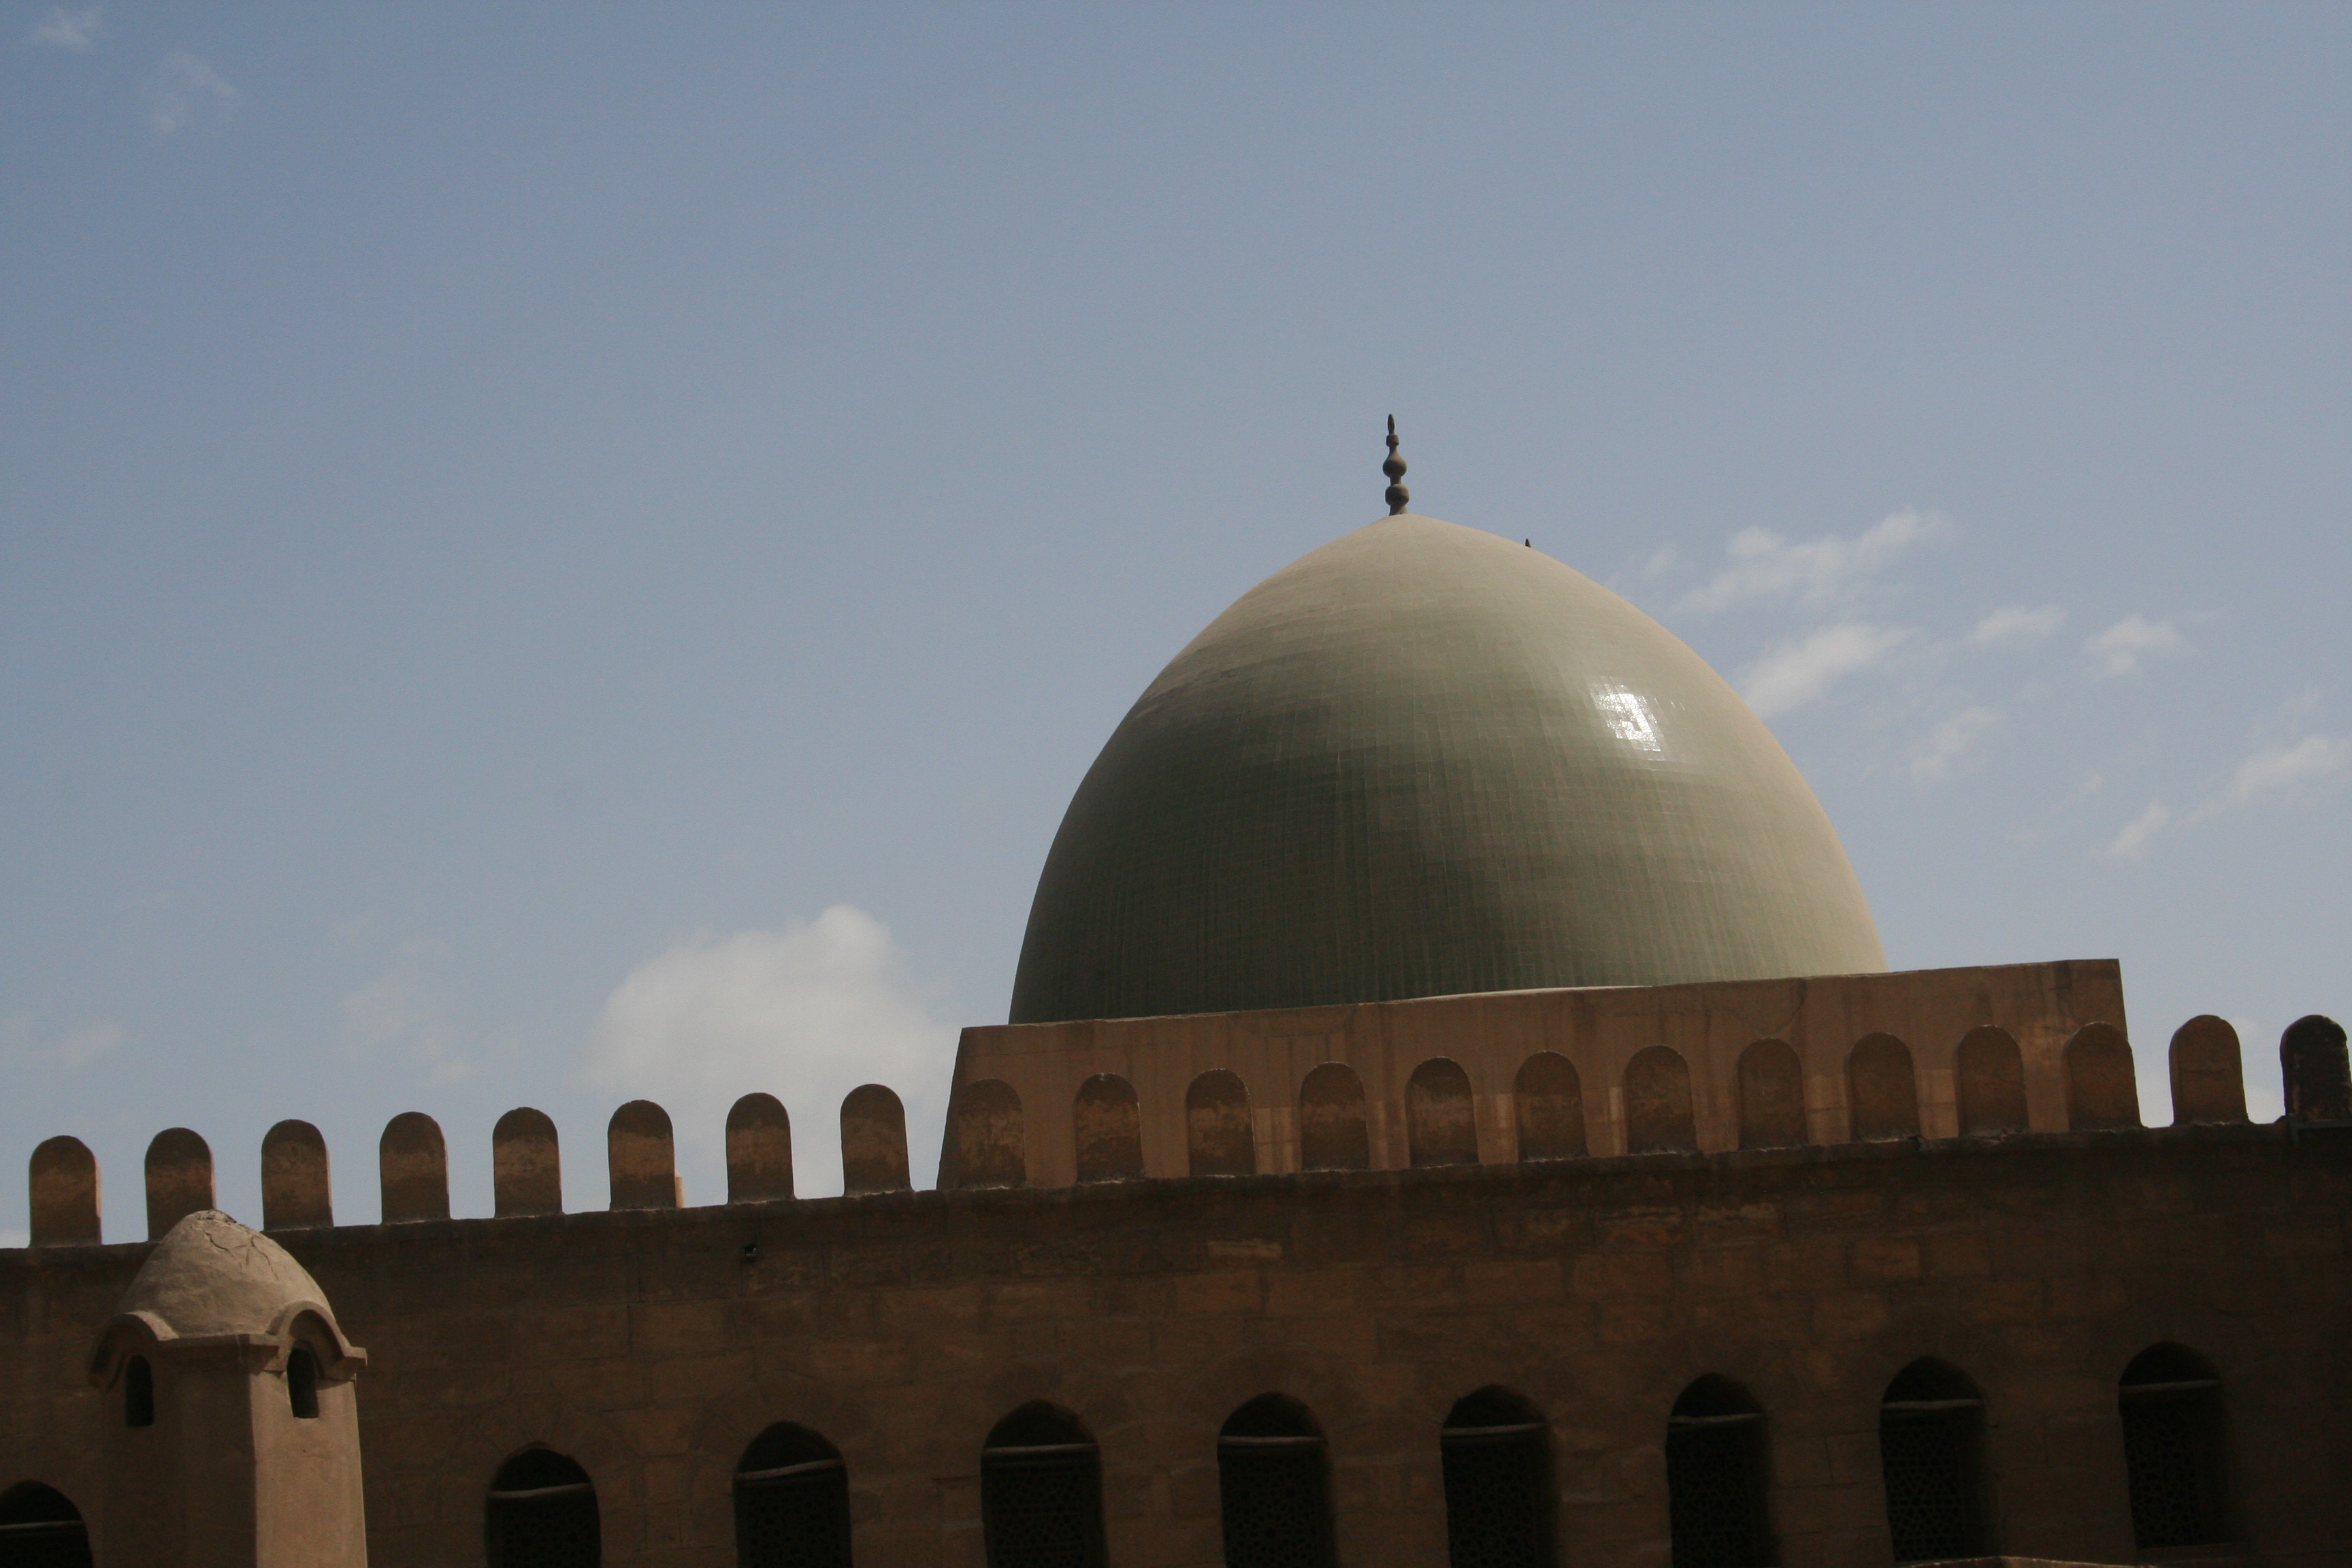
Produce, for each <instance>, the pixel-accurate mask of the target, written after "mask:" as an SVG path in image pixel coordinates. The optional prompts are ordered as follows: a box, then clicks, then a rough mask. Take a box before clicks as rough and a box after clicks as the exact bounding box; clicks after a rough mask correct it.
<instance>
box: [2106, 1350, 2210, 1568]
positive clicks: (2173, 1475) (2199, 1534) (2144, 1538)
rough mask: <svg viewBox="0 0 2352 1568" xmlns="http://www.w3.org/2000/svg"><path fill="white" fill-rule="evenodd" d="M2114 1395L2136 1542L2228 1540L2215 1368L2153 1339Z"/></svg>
mask: <svg viewBox="0 0 2352 1568" xmlns="http://www.w3.org/2000/svg"><path fill="white" fill-rule="evenodd" d="M2116 1406H2117V1409H2118V1413H2119V1414H2120V1415H2121V1416H2122V1418H2123V1429H2124V1466H2125V1469H2126V1474H2127V1475H2128V1477H2129V1478H2130V1484H2131V1513H2132V1533H2133V1534H2134V1535H2135V1536H2137V1538H2138V1541H2139V1547H2140V1550H2141V1551H2143V1552H2147V1551H2154V1550H2157V1549H2158V1548H2162V1547H2168V1546H2210V1545H2211V1544H2213V1543H2215V1542H2223V1541H2227V1540H2229V1539H2230V1538H2231V1532H2230V1519H2229V1511H2230V1510H2229V1497H2228V1493H2227V1489H2226V1478H2227V1475H2228V1470H2229V1465H2228V1447H2227V1444H2226V1442H2225V1440H2224V1437H2223V1431H2222V1424H2221V1379H2220V1378H2218V1377H2216V1376H2215V1375H2214V1374H2213V1368H2212V1367H2211V1366H2210V1364H2209V1363H2207V1362H2206V1361H2205V1360H2204V1358H2203V1357H2201V1356H2200V1355H2198V1354H2197V1353H2196V1352H2193V1351H2189V1350H2184V1349H2183V1348H2182V1347H2180V1346H2179V1345H2157V1346H2154V1347H2152V1348H2150V1349H2148V1350H2145V1351H2142V1352H2140V1353H2139V1354H2138V1355H2137V1356H2135V1357H2133V1358H2132V1363H2131V1365H2129V1366H2127V1367H2126V1368H2125V1369H2124V1375H2123V1381H2122V1384H2121V1385H2120V1386H2119V1387H2118V1388H2117V1389H2116Z"/></svg>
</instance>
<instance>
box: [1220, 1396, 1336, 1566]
mask: <svg viewBox="0 0 2352 1568" xmlns="http://www.w3.org/2000/svg"><path fill="white" fill-rule="evenodd" d="M1217 1496H1218V1500H1219V1503H1220V1508H1221V1511H1222V1513H1223V1521H1224V1535H1225V1568H1332V1564H1333V1563H1334V1562H1335V1558H1334V1557H1333V1554H1332V1544H1331V1465H1330V1456H1329V1454H1328V1451H1327V1449H1326V1448H1325V1446H1324V1442H1323V1434H1322V1432H1321V1430H1320V1429H1319V1428H1318V1427H1317V1426H1316V1425H1315V1418H1314V1417H1313V1416H1312V1415H1308V1414H1307V1407H1306V1406H1305V1405H1301V1404H1299V1403H1298V1402H1297V1400H1295V1399H1286V1398H1284V1397H1283V1396H1282V1395H1280V1394H1261V1395H1260V1396H1259V1397H1257V1398H1255V1399H1253V1400H1251V1401H1250V1402H1249V1403H1248V1404H1247V1405H1243V1406H1242V1407H1241V1408H1240V1409H1239V1410H1236V1411H1234V1413H1233V1415H1230V1416H1228V1417H1227V1418H1226V1420H1225V1425H1224V1427H1223V1430H1222V1431H1220V1432H1219V1433H1218V1434H1217Z"/></svg>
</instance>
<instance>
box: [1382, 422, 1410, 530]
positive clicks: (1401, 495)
mask: <svg viewBox="0 0 2352 1568" xmlns="http://www.w3.org/2000/svg"><path fill="white" fill-rule="evenodd" d="M1381 472H1382V473H1384V474H1386V475H1387V476H1388V477H1389V493H1388V503H1389V515H1390V516H1391V517H1395V516H1397V515H1398V514H1399V513H1401V512H1402V511H1403V510H1404V509H1405V503H1406V502H1408V501H1410V500H1412V491H1411V490H1409V489H1405V488H1404V459H1403V458H1400V457H1398V456H1397V433H1396V416H1395V415H1393V414H1391V415H1390V416H1389V460H1388V461H1387V462H1385V463H1382V464H1381Z"/></svg>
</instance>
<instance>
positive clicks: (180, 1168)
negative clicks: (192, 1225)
mask: <svg viewBox="0 0 2352 1568" xmlns="http://www.w3.org/2000/svg"><path fill="white" fill-rule="evenodd" d="M212 1206H213V1151H212V1146H211V1145H210V1144H208V1143H206V1142H205V1141H204V1140H203V1139H202V1138H200V1137H198V1136H197V1135H196V1134H195V1133H194V1132H193V1131H189V1130H188V1129H187V1128H185V1127H167V1128H165V1129H164V1130H163V1131H161V1132H158V1133H156V1134H155V1137H154V1139H153V1141H152V1142H150V1143H149V1144H148V1145H147V1239H148V1240H150V1241H161V1240H162V1239H163V1233H164V1232H165V1231H167V1230H170V1229H171V1228H172V1227H173V1226H175V1225H177V1224H179V1223H180V1222H181V1221H182V1220H184V1219H185V1218H186V1217H187V1216H188V1215H192V1214H194V1213H196V1212H197V1211H199V1210H201V1209H208V1208H210V1207H212Z"/></svg>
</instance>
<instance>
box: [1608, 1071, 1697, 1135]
mask: <svg viewBox="0 0 2352 1568" xmlns="http://www.w3.org/2000/svg"><path fill="white" fill-rule="evenodd" d="M1697 1148H1698V1129H1697V1125H1696V1120H1695V1119H1694V1117H1693V1115H1692V1112H1691V1083H1690V1065H1689V1064H1688V1063H1687V1062H1685V1061H1684V1060H1683V1058H1682V1053H1680V1052H1679V1051H1676V1050H1675V1048H1674V1047H1671V1046H1652V1047H1649V1048H1647V1049H1646V1050H1642V1051H1637V1052H1635V1053H1634V1056H1633V1060H1632V1061H1630V1062H1627V1063H1626V1064H1625V1152H1627V1153H1629V1154H1665V1153H1683V1152H1692V1151H1696V1149H1697Z"/></svg>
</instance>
